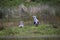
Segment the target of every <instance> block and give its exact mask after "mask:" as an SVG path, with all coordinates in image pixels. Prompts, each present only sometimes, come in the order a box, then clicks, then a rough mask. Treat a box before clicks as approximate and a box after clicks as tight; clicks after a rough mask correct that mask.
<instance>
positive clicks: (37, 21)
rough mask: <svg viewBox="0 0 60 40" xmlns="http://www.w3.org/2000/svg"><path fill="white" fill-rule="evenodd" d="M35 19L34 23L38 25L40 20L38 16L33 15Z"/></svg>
mask: <svg viewBox="0 0 60 40" xmlns="http://www.w3.org/2000/svg"><path fill="white" fill-rule="evenodd" d="M33 19H34V24H35V25H36V26H38V24H39V20H38V19H37V18H36V16H33Z"/></svg>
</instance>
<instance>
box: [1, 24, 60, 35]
mask: <svg viewBox="0 0 60 40" xmlns="http://www.w3.org/2000/svg"><path fill="white" fill-rule="evenodd" d="M40 35H60V28H57V29H55V28H53V27H51V26H47V25H39V26H38V27H35V26H25V27H23V28H19V27H18V26H17V27H9V28H5V29H3V30H1V31H0V36H40Z"/></svg>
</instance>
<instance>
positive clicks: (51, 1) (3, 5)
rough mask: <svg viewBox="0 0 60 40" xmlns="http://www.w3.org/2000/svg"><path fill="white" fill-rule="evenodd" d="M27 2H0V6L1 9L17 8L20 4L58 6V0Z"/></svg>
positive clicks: (5, 0)
mask: <svg viewBox="0 0 60 40" xmlns="http://www.w3.org/2000/svg"><path fill="white" fill-rule="evenodd" d="M26 1H27V0H0V6H1V7H5V6H6V7H13V6H18V5H20V4H22V3H24V4H25V5H27V4H31V5H32V4H33V5H34V4H37V3H50V4H55V5H59V4H60V0H31V2H26Z"/></svg>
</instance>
